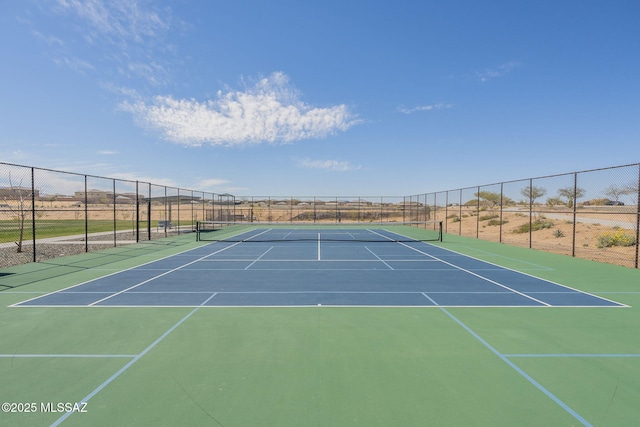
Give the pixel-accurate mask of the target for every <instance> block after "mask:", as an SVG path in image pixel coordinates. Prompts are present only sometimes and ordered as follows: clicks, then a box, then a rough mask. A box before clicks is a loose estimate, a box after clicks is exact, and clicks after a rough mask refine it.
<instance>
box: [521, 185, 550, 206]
mask: <svg viewBox="0 0 640 427" xmlns="http://www.w3.org/2000/svg"><path fill="white" fill-rule="evenodd" d="M520 194H522V195H523V196H524V197H526V198H527V199H528V200H529V203H530V204H532V205H533V204H535V202H536V199H537V198H538V197H542V196H544V195H545V194H547V190H546V189H544V188H542V187H535V186H531V187H524V188H523V189H522V190H520Z"/></svg>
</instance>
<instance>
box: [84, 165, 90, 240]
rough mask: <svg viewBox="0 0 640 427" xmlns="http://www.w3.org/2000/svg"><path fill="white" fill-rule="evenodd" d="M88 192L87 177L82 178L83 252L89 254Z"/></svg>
mask: <svg viewBox="0 0 640 427" xmlns="http://www.w3.org/2000/svg"><path fill="white" fill-rule="evenodd" d="M88 191H89V190H88V188H87V175H85V176H84V251H85V252H89V194H88V193H87V192H88Z"/></svg>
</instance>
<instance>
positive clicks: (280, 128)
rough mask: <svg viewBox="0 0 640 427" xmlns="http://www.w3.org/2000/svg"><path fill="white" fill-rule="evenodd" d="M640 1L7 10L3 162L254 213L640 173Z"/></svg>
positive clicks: (204, 2)
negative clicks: (284, 203)
mask: <svg viewBox="0 0 640 427" xmlns="http://www.w3.org/2000/svg"><path fill="white" fill-rule="evenodd" d="M638 22H640V2H637V1H635V0H629V1H612V2H602V1H590V0H581V1H578V0H575V1H574V0H567V1H565V0H563V1H547V0H542V1H536V2H531V1H517V0H509V1H484V2H480V1H456V0H452V1H428V0H424V1H402V0H395V1H360V0H357V1H355V0H340V1H336V0H324V1H322V2H310V1H302V0H298V1H293V0H278V1H271V2H265V1H255V0H234V1H216V0H197V1H187V0H182V1H179V0H176V1H154V0H87V1H80V0H26V1H4V2H1V3H0V40H1V41H0V46H1V49H0V55H1V56H0V63H1V64H2V65H1V66H0V161H4V162H9V163H17V164H23V165H29V166H38V167H43V168H51V169H58V170H66V171H72V172H79V173H89V174H93V175H100V176H108V177H117V178H126V179H134V180H135V179H138V180H143V181H151V182H153V183H158V184H166V185H171V186H179V187H182V188H188V189H196V190H205V191H212V192H217V193H220V192H231V193H233V194H237V195H241V196H268V195H272V196H314V195H316V196H371V195H410V194H418V193H424V192H431V191H439V190H447V189H454V188H459V187H467V186H473V185H479V184H488V183H493V182H498V181H503V180H513V179H520V178H528V177H535V176H541V175H547V174H555V173H563V172H571V171H574V170H584V169H591V168H599V167H606V166H614V165H620V164H627V163H636V162H640V148H639V147H640V144H639V143H638V142H639V140H640V138H639V137H640V102H639V95H640V55H639V54H638V52H640V30H639V29H638Z"/></svg>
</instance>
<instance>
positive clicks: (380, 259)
mask: <svg viewBox="0 0 640 427" xmlns="http://www.w3.org/2000/svg"><path fill="white" fill-rule="evenodd" d="M364 248H365V249H366V250H368V251H369V252H371V254H372V255H373V256H374V257H376V258H378V261H380V262H381V263H383V264H384V265H386V266H387V267H389V269H390V270H395V268H393V267H391V266H390V265H389V264H387V263H386V262H384V260H383V259H382V258H380V257H379V256H378V255H376V254H375V253H374V252H373V251H372V250H371V249H369V248H368V247H366V246H365V247H364Z"/></svg>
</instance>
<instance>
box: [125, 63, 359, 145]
mask: <svg viewBox="0 0 640 427" xmlns="http://www.w3.org/2000/svg"><path fill="white" fill-rule="evenodd" d="M120 108H121V109H122V110H124V111H127V112H129V113H131V114H133V115H134V118H135V120H136V122H137V123H138V124H140V125H142V126H144V127H147V128H150V129H152V130H155V131H159V132H160V134H161V135H162V137H163V138H165V139H167V140H169V141H173V142H176V143H178V144H182V145H186V146H200V145H203V144H209V145H222V146H234V145H239V144H247V143H261V142H270V143H288V142H292V141H296V140H301V139H309V138H322V137H325V136H327V135H329V134H332V133H335V132H337V131H346V130H347V129H349V128H350V127H351V126H353V125H354V124H357V123H358V120H357V119H356V117H355V116H354V115H353V114H352V113H351V112H350V111H349V109H348V108H347V106H345V105H343V104H342V105H337V106H333V107H327V108H319V107H313V106H311V105H308V104H305V103H304V102H302V101H301V100H300V99H299V94H298V91H297V90H296V89H295V88H294V87H293V86H292V85H290V84H289V78H288V76H287V75H286V74H284V73H282V72H275V73H273V74H271V75H270V76H269V77H266V78H263V79H261V80H259V81H258V82H257V83H256V84H255V85H254V86H253V87H249V88H247V89H246V90H245V91H244V92H242V91H229V92H227V93H223V92H222V91H218V93H217V97H216V99H214V100H208V101H202V102H199V101H196V100H195V99H175V98H173V97H171V96H157V97H155V98H154V99H153V100H152V101H151V102H145V101H143V100H137V101H133V102H124V103H122V104H121V105H120Z"/></svg>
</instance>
